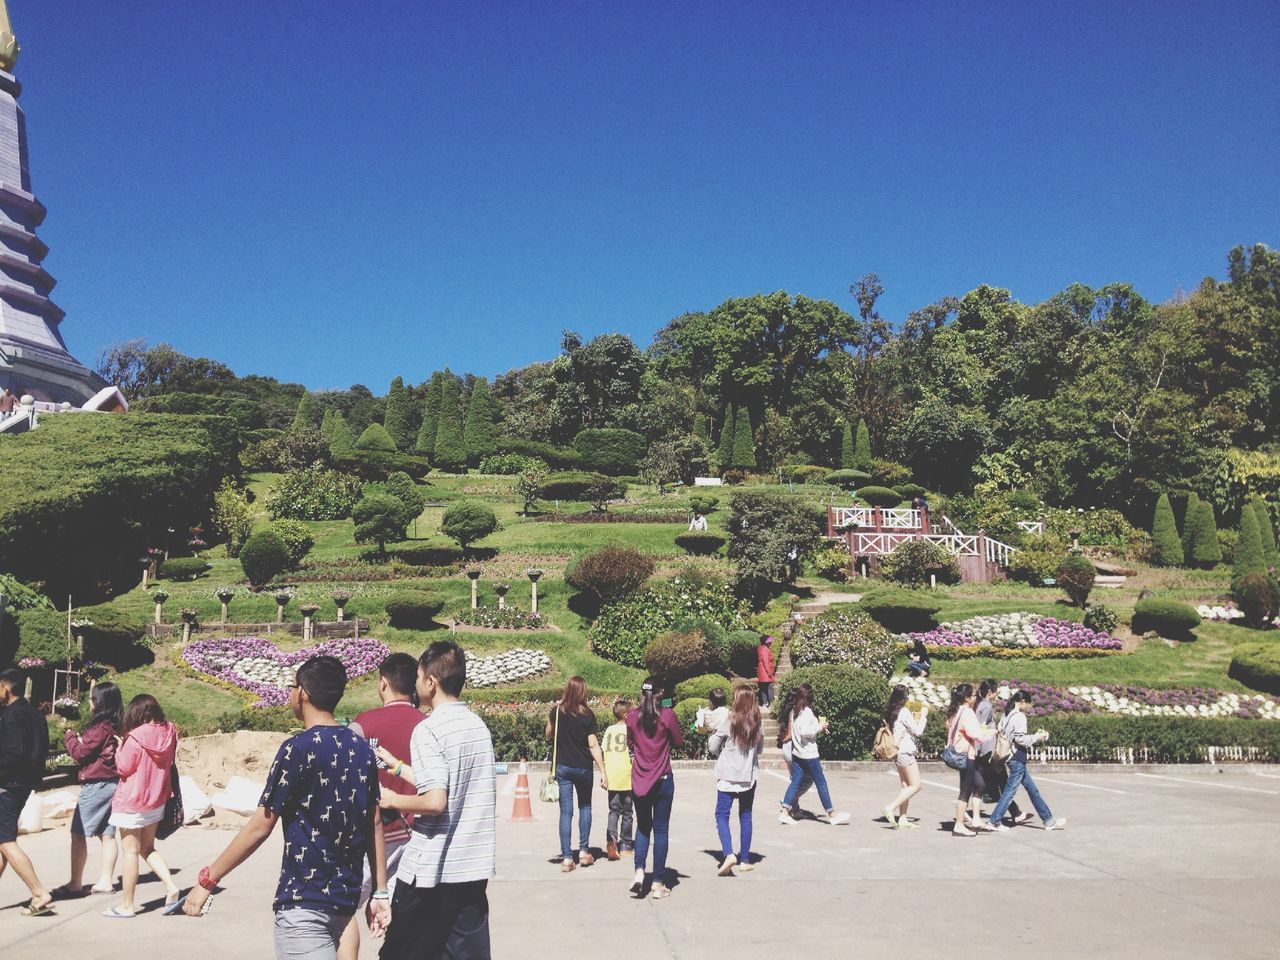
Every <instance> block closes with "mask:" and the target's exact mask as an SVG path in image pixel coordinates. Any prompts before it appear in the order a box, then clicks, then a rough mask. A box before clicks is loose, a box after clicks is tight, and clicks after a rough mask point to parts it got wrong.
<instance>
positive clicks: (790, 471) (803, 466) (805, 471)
mask: <svg viewBox="0 0 1280 960" xmlns="http://www.w3.org/2000/svg"><path fill="white" fill-rule="evenodd" d="M834 472H835V471H833V470H832V469H831V468H830V467H821V466H817V465H816V464H812V463H797V464H792V465H790V466H786V467H783V468H782V476H783V479H786V480H790V481H791V482H792V483H826V478H827V477H828V476H829V475H830V474H832V473H834Z"/></svg>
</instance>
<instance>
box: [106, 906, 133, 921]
mask: <svg viewBox="0 0 1280 960" xmlns="http://www.w3.org/2000/svg"><path fill="white" fill-rule="evenodd" d="M102 915H103V916H104V917H108V918H109V919H111V920H132V919H133V918H134V917H136V916H137V914H136V913H131V912H130V911H128V910H126V909H124V907H112V908H111V909H110V910H103V911H102Z"/></svg>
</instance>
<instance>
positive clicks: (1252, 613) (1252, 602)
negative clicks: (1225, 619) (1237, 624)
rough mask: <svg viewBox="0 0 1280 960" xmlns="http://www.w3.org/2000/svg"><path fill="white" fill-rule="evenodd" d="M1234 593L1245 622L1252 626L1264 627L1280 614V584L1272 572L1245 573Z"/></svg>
mask: <svg viewBox="0 0 1280 960" xmlns="http://www.w3.org/2000/svg"><path fill="white" fill-rule="evenodd" d="M1233 593H1234V595H1235V598H1236V603H1237V604H1238V605H1239V607H1240V611H1241V612H1242V613H1243V614H1244V622H1245V623H1247V624H1248V625H1249V626H1251V627H1255V628H1259V627H1264V626H1266V625H1268V624H1269V623H1271V622H1272V621H1273V620H1275V618H1276V615H1277V614H1280V585H1277V583H1276V578H1275V577H1274V576H1272V575H1271V574H1268V573H1249V574H1245V576H1244V579H1242V580H1241V581H1240V583H1239V584H1238V585H1237V586H1236V588H1235V590H1234V591H1233Z"/></svg>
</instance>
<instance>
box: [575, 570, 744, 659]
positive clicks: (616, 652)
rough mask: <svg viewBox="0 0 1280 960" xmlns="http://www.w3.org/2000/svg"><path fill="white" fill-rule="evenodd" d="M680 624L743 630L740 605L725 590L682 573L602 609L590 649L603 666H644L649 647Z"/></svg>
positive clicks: (713, 582)
mask: <svg viewBox="0 0 1280 960" xmlns="http://www.w3.org/2000/svg"><path fill="white" fill-rule="evenodd" d="M683 620H700V621H701V620H710V621H713V622H714V623H716V624H718V625H719V626H721V627H723V628H725V629H728V630H741V629H742V628H743V627H744V626H745V622H744V621H743V616H742V605H741V603H740V602H739V601H738V600H737V599H736V598H735V597H734V596H733V593H732V592H731V591H730V590H729V586H728V584H726V583H725V582H724V581H723V580H720V579H718V578H714V577H712V578H705V579H703V578H692V577H690V576H689V575H688V574H687V573H681V574H680V575H678V576H676V577H674V578H673V579H671V580H668V581H665V582H660V583H657V584H655V585H653V586H649V587H645V588H643V589H641V590H639V591H638V592H637V593H635V594H634V595H632V596H630V597H628V598H627V599H625V600H623V601H621V602H619V603H616V604H614V605H613V606H611V607H608V608H606V609H605V611H604V612H603V613H602V614H601V615H600V616H599V617H598V618H597V619H596V621H595V623H594V624H592V626H591V632H590V634H589V635H588V636H589V638H590V640H591V649H592V651H593V652H594V653H596V654H598V655H599V656H601V657H604V658H605V659H607V660H613V661H615V662H617V663H621V664H625V665H626V666H629V667H639V666H643V665H644V651H645V647H647V646H648V645H649V642H650V641H651V640H653V639H654V638H655V637H656V636H658V634H660V633H662V632H663V631H664V630H667V629H669V628H670V627H671V625H672V624H673V623H677V622H680V621H683Z"/></svg>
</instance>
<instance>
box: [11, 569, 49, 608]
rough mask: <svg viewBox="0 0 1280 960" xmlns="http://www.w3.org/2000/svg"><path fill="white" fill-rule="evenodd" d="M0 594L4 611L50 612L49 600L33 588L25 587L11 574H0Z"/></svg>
mask: <svg viewBox="0 0 1280 960" xmlns="http://www.w3.org/2000/svg"><path fill="white" fill-rule="evenodd" d="M0 593H3V594H4V595H5V609H6V610H9V611H10V612H12V611H14V610H36V609H40V610H52V609H53V604H52V603H50V602H49V598H48V597H46V596H45V595H44V594H43V593H40V592H39V591H38V590H36V589H34V588H33V587H29V586H27V585H26V584H25V583H23V582H21V581H20V580H18V578H17V577H15V576H14V575H13V574H11V573H0Z"/></svg>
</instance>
